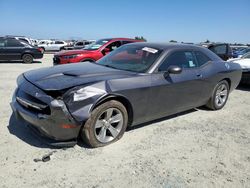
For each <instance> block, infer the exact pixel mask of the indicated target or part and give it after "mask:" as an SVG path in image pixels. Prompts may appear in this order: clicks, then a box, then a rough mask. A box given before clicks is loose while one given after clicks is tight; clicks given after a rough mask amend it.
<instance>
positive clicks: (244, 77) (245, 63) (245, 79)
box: [229, 52, 250, 84]
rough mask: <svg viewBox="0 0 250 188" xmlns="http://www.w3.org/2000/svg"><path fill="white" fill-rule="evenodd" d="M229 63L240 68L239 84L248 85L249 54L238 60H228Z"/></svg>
mask: <svg viewBox="0 0 250 188" xmlns="http://www.w3.org/2000/svg"><path fill="white" fill-rule="evenodd" d="M229 61H230V62H234V63H238V64H240V66H241V68H242V78H241V83H242V84H250V52H248V53H246V54H244V55H243V56H242V57H240V58H235V59H230V60H229Z"/></svg>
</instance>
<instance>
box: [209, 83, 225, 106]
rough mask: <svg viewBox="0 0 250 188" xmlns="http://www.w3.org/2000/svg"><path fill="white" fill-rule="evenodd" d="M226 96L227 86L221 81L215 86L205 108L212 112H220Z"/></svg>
mask: <svg viewBox="0 0 250 188" xmlns="http://www.w3.org/2000/svg"><path fill="white" fill-rule="evenodd" d="M228 95H229V84H228V82H227V81H226V80H222V81H220V82H219V83H218V84H217V85H216V86H215V88H214V91H213V94H212V96H211V98H210V99H209V101H208V103H207V104H206V106H207V107H208V108H210V109H212V110H220V109H222V108H223V107H224V106H225V104H226V102H227V99H228Z"/></svg>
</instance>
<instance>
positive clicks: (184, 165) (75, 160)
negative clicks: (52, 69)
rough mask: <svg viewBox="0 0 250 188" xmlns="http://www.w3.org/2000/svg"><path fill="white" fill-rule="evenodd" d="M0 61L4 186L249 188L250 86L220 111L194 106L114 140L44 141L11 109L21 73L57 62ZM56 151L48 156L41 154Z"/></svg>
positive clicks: (0, 151)
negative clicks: (99, 143)
mask: <svg viewBox="0 0 250 188" xmlns="http://www.w3.org/2000/svg"><path fill="white" fill-rule="evenodd" d="M41 61H42V63H38V62H37V63H34V64H29V65H26V64H22V63H18V62H13V63H3V62H0V83H1V84H0V112H1V113H0V187H53V188H55V187H67V188H68V187H95V188H99V187H108V188H112V187H114V188H116V187H120V188H123V187H126V188H127V187H154V188H155V187H166V188H169V187H235V188H239V187H250V86H249V87H246V86H245V87H242V86H241V87H239V88H237V89H236V90H235V91H233V92H232V93H231V95H230V97H229V100H228V103H227V105H226V106H225V108H224V109H222V110H220V111H216V112H213V111H208V110H206V109H194V110H190V111H188V112H185V113H182V114H179V115H177V116H172V117H169V118H166V119H164V120H161V121H158V122H154V123H151V124H148V125H146V126H138V127H135V128H134V129H131V130H128V131H127V132H126V133H125V135H124V136H123V138H122V139H121V140H120V141H118V142H116V143H115V144H112V145H109V146H107V147H103V148H97V149H89V148H86V147H85V146H84V145H83V144H82V143H80V144H79V145H76V146H75V147H73V148H69V149H53V148H49V147H48V146H46V145H44V144H42V143H41V142H40V141H39V140H38V139H37V138H36V137H35V136H33V135H32V134H31V132H30V131H29V129H28V128H27V127H26V126H25V125H24V124H22V123H21V122H17V121H16V120H15V118H14V117H13V116H12V115H11V114H12V112H11V108H10V105H9V103H10V101H11V97H12V93H13V91H14V89H15V87H16V78H17V76H18V75H19V74H21V73H22V72H24V71H27V70H30V69H35V68H39V67H46V66H52V54H46V55H45V57H44V58H43V59H42V60H41ZM52 151H54V152H55V153H53V155H52V156H51V160H50V161H48V162H34V161H33V160H34V159H35V158H41V157H42V156H43V155H45V154H48V153H50V152H52Z"/></svg>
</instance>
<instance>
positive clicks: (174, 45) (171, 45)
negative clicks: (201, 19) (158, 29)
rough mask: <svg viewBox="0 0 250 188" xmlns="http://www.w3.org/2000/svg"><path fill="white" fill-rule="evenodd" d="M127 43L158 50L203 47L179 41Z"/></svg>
mask: <svg viewBox="0 0 250 188" xmlns="http://www.w3.org/2000/svg"><path fill="white" fill-rule="evenodd" d="M127 45H137V46H147V47H151V48H157V49H159V50H169V49H201V48H202V49H204V47H202V46H197V45H194V44H181V43H151V42H140V43H133V44H127Z"/></svg>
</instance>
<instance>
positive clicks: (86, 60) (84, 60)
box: [81, 59, 95, 63]
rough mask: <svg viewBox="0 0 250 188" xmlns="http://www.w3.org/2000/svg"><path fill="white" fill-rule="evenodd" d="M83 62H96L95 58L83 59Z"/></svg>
mask: <svg viewBox="0 0 250 188" xmlns="http://www.w3.org/2000/svg"><path fill="white" fill-rule="evenodd" d="M81 62H93V63H94V62H95V60H93V59H83V60H81Z"/></svg>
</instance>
